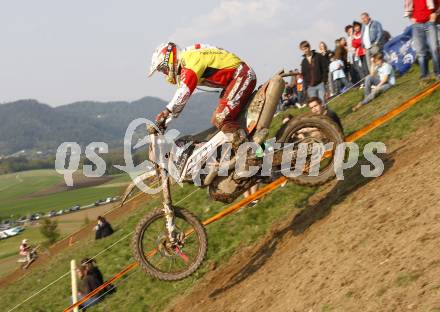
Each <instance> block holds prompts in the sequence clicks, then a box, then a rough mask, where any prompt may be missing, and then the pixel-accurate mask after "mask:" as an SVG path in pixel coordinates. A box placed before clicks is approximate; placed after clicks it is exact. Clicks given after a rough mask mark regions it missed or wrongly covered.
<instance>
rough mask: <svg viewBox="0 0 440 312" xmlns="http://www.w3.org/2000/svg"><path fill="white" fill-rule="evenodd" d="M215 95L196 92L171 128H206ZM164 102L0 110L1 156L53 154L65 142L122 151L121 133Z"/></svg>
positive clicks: (26, 105)
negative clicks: (33, 152)
mask: <svg viewBox="0 0 440 312" xmlns="http://www.w3.org/2000/svg"><path fill="white" fill-rule="evenodd" d="M217 98H218V94H217V93H196V94H194V95H193V96H192V98H191V100H190V102H189V103H188V105H187V107H185V110H184V111H183V112H182V114H181V116H180V117H179V119H176V120H175V121H173V122H172V124H171V127H173V128H175V129H178V130H179V131H180V132H182V133H183V134H189V133H194V132H198V131H202V130H204V129H206V128H208V127H210V119H211V114H212V111H213V110H214V108H215V106H216V104H217ZM166 104H167V103H166V102H165V101H163V100H161V99H159V98H154V97H144V98H142V99H140V100H137V101H134V102H92V101H84V102H76V103H72V104H68V105H63V106H59V107H51V106H49V105H46V104H43V103H40V102H38V101H36V100H20V101H16V102H11V103H6V104H2V105H0V155H10V154H13V153H16V152H17V151H20V150H42V151H53V150H55V149H56V148H57V147H58V145H59V144H61V143H62V142H66V141H74V142H78V143H79V144H80V145H82V146H85V145H87V144H88V143H90V142H92V141H103V142H106V143H108V144H109V145H110V148H115V147H120V146H122V141H123V138H124V134H125V130H126V128H127V126H128V124H129V123H130V122H131V121H132V120H133V119H135V118H139V117H146V118H148V119H151V120H153V119H154V116H155V115H156V114H157V113H158V112H160V111H161V110H162V109H164V107H165V105H166Z"/></svg>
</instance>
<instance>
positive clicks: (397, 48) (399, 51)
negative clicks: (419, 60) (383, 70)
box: [384, 26, 416, 75]
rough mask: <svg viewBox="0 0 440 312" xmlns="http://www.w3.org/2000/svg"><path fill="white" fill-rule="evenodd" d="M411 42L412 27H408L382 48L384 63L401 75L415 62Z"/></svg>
mask: <svg viewBox="0 0 440 312" xmlns="http://www.w3.org/2000/svg"><path fill="white" fill-rule="evenodd" d="M412 42H413V40H412V26H408V27H407V28H406V29H405V31H404V32H403V34H401V35H399V36H396V37H394V38H392V39H391V40H390V41H389V42H387V44H386V45H385V47H384V54H385V59H386V61H387V62H388V63H390V64H391V65H392V66H393V67H394V70H395V71H396V72H399V73H400V74H401V75H403V74H404V73H406V72H407V71H408V70H409V69H410V68H411V66H412V64H414V62H415V61H416V51H415V50H414V48H413V46H412Z"/></svg>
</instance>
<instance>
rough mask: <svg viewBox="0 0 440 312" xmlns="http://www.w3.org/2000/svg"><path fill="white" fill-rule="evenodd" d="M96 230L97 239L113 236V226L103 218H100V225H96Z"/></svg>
mask: <svg viewBox="0 0 440 312" xmlns="http://www.w3.org/2000/svg"><path fill="white" fill-rule="evenodd" d="M95 230H96V234H95V239H101V238H104V237H107V236H110V235H112V234H113V228H112V226H111V225H110V223H108V222H107V220H106V219H105V218H103V217H101V216H99V217H98V224H97V225H96V227H95Z"/></svg>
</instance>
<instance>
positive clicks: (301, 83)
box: [292, 69, 305, 107]
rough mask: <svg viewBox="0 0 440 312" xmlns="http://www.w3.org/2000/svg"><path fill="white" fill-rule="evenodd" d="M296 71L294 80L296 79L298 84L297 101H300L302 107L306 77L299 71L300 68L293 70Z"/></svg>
mask: <svg viewBox="0 0 440 312" xmlns="http://www.w3.org/2000/svg"><path fill="white" fill-rule="evenodd" d="M293 72H294V73H295V75H294V76H292V80H295V84H296V97H297V101H298V103H299V105H300V106H301V107H303V105H305V104H303V103H304V102H305V101H304V77H303V75H302V74H301V73H300V72H299V70H298V69H295V70H294V71H293Z"/></svg>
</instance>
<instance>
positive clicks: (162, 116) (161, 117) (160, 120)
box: [156, 109, 171, 126]
mask: <svg viewBox="0 0 440 312" xmlns="http://www.w3.org/2000/svg"><path fill="white" fill-rule="evenodd" d="M170 113H171V112H170V111H169V110H168V109H165V110H163V111H161V112H160V113H159V114H158V115H157V116H156V123H157V125H158V126H165V121H166V120H167V118H168V116H169V115H170Z"/></svg>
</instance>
